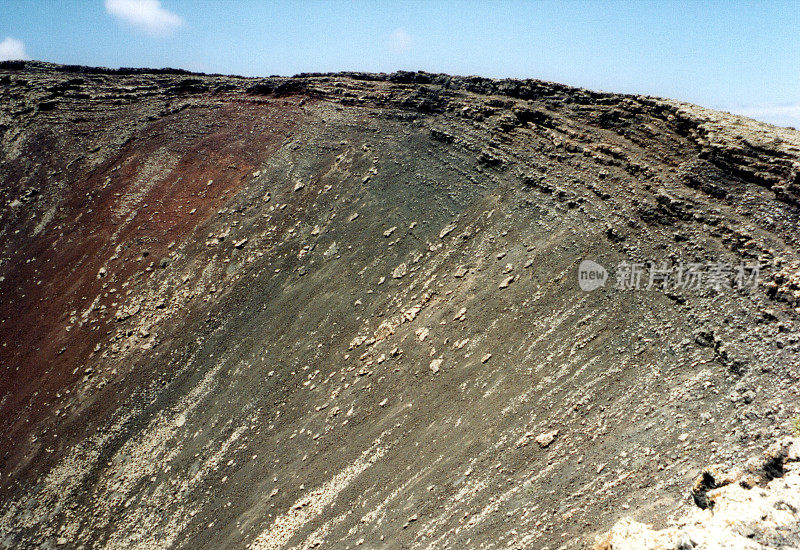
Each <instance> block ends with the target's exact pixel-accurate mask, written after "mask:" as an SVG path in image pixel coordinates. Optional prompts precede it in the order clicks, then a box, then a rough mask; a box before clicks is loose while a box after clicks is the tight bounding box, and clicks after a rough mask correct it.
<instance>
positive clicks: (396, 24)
mask: <svg viewBox="0 0 800 550" xmlns="http://www.w3.org/2000/svg"><path fill="white" fill-rule="evenodd" d="M9 57H25V58H29V59H40V60H45V61H54V62H58V63H79V64H84V65H103V66H110V67H118V66H149V67H166V66H169V67H181V68H186V69H192V70H197V71H204V72H220V73H232V74H242V75H270V74H283V75H290V74H296V73H298V72H310V71H339V70H358V71H383V72H389V71H394V70H398V69H409V70H414V69H418V70H426V71H432V72H447V73H451V74H479V75H483V76H490V77H514V78H541V79H545V80H553V81H558V82H564V83H567V84H572V85H575V86H583V87H586V88H592V89H599V90H607V91H614V92H626V93H645V94H651V95H658V96H664V97H672V98H676V99H681V100H685V101H691V102H694V103H698V104H700V105H705V106H708V107H714V108H718V109H723V110H729V111H734V112H739V113H742V114H746V115H748V116H753V117H754V118H759V119H761V120H766V121H768V122H772V123H776V124H780V125H793V126H796V127H798V128H800V2H797V1H794V2H780V1H772V2H767V1H763V2H743V1H740V2H733V1H730V2H715V1H705V2H701V1H697V2H692V1H682V2H677V1H674V2H673V1H668V0H663V1H660V2H657V1H645V0H640V1H629V2H622V1H605V2H601V1H600V0H594V1H588V0H587V1H577V0H576V1H561V2H556V1H545V0H540V1H528V2H506V3H500V2H467V1H460V2H457V1H452V0H439V1H431V2H404V3H400V2H381V1H377V0H376V1H372V2H337V1H330V2H299V1H296V2H293V1H285V0H284V1H281V0H276V1H258V2H257V1H254V0H253V1H247V0H242V1H238V2H235V1H233V0H209V1H205V0H59V1H43V0H3V5H2V9H0V59H1V58H9Z"/></svg>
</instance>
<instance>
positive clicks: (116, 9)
mask: <svg viewBox="0 0 800 550" xmlns="http://www.w3.org/2000/svg"><path fill="white" fill-rule="evenodd" d="M106 11H107V12H108V13H110V14H111V15H113V16H115V17H117V18H119V19H121V20H123V21H125V22H126V23H129V24H131V25H133V26H134V27H136V28H137V29H140V30H142V31H144V32H146V33H148V34H152V35H154V36H167V35H170V34H172V33H173V32H174V31H175V29H177V28H178V27H180V26H181V25H183V18H182V17H181V16H180V15H178V14H175V13H172V12H171V11H169V10H165V9H164V8H162V7H161V2H160V1H159V0H106Z"/></svg>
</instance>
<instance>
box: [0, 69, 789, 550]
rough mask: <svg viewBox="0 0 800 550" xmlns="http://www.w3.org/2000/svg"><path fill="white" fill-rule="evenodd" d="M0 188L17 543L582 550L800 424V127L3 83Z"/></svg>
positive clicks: (139, 73) (201, 90) (91, 83)
mask: <svg viewBox="0 0 800 550" xmlns="http://www.w3.org/2000/svg"><path fill="white" fill-rule="evenodd" d="M0 181H2V186H1V187H0V296H2V297H3V299H2V300H0V346H2V347H0V369H2V378H0V473H1V474H2V476H1V477H0V499H2V504H1V505H0V544H5V545H6V546H9V547H32V546H34V545H39V544H47V545H51V546H58V545H62V546H64V547H70V548H72V547H74V548H78V547H81V546H82V547H84V548H99V547H108V548H123V547H144V548H167V547H181V548H199V547H206V548H246V547H249V548H254V549H278V548H313V547H320V548H323V547H324V548H346V547H350V548H354V547H356V546H357V545H362V547H365V548H507V547H509V548H513V547H519V548H544V547H548V548H551V549H553V548H558V547H561V546H564V547H566V548H573V547H581V546H583V545H586V544H590V543H591V542H593V541H594V538H595V536H596V535H597V533H599V532H604V531H606V530H608V529H609V528H610V527H611V526H612V525H613V524H614V523H615V522H616V521H617V520H618V519H619V518H620V517H622V516H627V515H632V516H633V517H634V518H636V519H639V520H641V521H645V522H646V523H648V524H654V525H655V526H659V525H663V524H666V520H667V518H668V516H669V514H670V513H672V511H674V510H676V509H677V508H679V507H680V506H686V505H688V502H689V497H688V496H687V493H686V487H687V485H688V484H689V483H690V482H691V480H692V479H694V477H695V476H697V474H699V473H700V471H701V469H702V468H703V467H704V466H705V465H706V464H709V463H723V464H725V463H730V464H733V463H737V462H739V461H740V460H742V459H743V458H745V457H749V456H751V455H752V454H753V453H754V452H756V450H760V449H761V448H763V447H764V446H765V445H766V443H767V442H768V441H769V440H771V439H772V438H774V437H775V436H778V435H781V434H785V433H786V432H787V429H788V426H789V423H790V419H791V418H792V417H793V416H795V415H796V414H798V413H800V410H799V409H798V407H800V399H798V380H800V369H799V368H798V349H800V347H799V343H798V342H799V341H800V339H799V338H798V335H797V323H798V314H797V310H796V309H795V308H796V306H798V303H797V302H798V300H799V299H800V274H799V272H800V263H798V239H800V233H798V231H797V228H798V214H800V133H799V132H797V131H794V130H791V129H779V128H775V127H771V126H768V125H765V124H761V123H757V122H755V121H752V120H748V119H743V118H739V117H734V116H731V115H726V114H722V113H717V112H713V111H708V110H704V109H701V108H699V107H696V106H692V105H686V104H680V103H677V102H674V101H666V100H660V99H657V98H650V97H638V96H623V95H614V94H605V93H596V92H591V91H587V90H582V89H575V88H570V87H567V86H563V85H558V84H553V83H547V82H541V81H496V80H488V79H483V78H477V77H468V78H459V77H450V76H445V75H432V74H425V73H395V74H391V75H368V74H326V75H301V76H298V77H294V78H277V77H276V78H264V79H245V78H239V77H227V76H207V75H197V74H188V73H181V72H176V71H147V70H118V71H111V70H104V69H90V68H84V67H65V66H56V65H49V64H43V63H36V62H27V63H5V64H0ZM583 260H592V261H594V262H596V263H598V264H599V265H601V266H603V267H605V268H606V269H607V270H608V271H609V276H608V279H607V281H606V284H605V286H601V287H599V288H597V289H595V290H593V291H590V292H589V291H584V290H582V289H581V286H580V285H579V280H578V268H579V265H580V264H581V262H582V261H583ZM649 261H652V262H656V265H657V266H659V267H662V268H664V267H666V269H669V270H670V273H671V275H673V276H677V275H678V274H679V272H678V269H679V266H689V265H690V264H696V265H695V267H696V268H697V266H699V268H698V269H701V270H702V276H703V277H704V279H702V280H698V281H697V284H696V285H694V286H693V285H688V284H678V285H673V284H671V283H670V282H667V284H665V283H664V282H663V281H664V280H663V279H658V280H654V281H653V282H652V284H651V281H650V280H649V278H650V276H651V275H652V273H651V271H653V270H652V269H649V267H650V266H648V265H647V262H649ZM639 263H642V264H643V267H644V269H643V270H641V277H642V279H641V280H640V281H639V282H640V284H637V285H634V284H633V283H634V282H635V281H634V280H633V279H624V278H623V277H622V276H621V274H623V273H625V271H624V270H625V268H626V267H628V268H630V266H632V265H636V264H639ZM715 266H716V267H715ZM756 266H757V267H758V272H757V273H755V274H756V275H758V277H757V278H758V280H757V281H755V279H754V278H752V277H751V278H750V279H747V280H744V279H742V278H739V279H737V275H740V273H739V272H738V271H737V270H738V269H739V268H742V269H743V270H744V271H745V272H746V274H747V275H748V276H752V275H754V271H755V269H756ZM723 267H724V269H722V268H723ZM714 269H717V271H718V272H720V273H722V272H724V274H723V276H717V277H716V278H714V277H713V275H712V274H713V272H714ZM695 271H697V269H695ZM637 272H638V271H637ZM717 275H719V273H717ZM682 281H683V282H686V281H685V279H682ZM752 283H756V284H752ZM631 286H637V287H638V288H630V287H631ZM648 287H649V288H648Z"/></svg>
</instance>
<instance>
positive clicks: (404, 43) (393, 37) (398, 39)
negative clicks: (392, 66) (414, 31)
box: [389, 28, 412, 53]
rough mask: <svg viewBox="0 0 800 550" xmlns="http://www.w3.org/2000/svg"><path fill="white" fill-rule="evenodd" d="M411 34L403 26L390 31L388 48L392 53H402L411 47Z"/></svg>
mask: <svg viewBox="0 0 800 550" xmlns="http://www.w3.org/2000/svg"><path fill="white" fill-rule="evenodd" d="M411 42H412V38H411V35H410V34H408V33H407V32H406V30H405V29H403V28H398V29H395V30H393V31H392V34H390V35H389V50H391V51H392V52H394V53H403V52H407V51H408V50H410V49H411Z"/></svg>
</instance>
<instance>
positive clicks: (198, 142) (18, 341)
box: [0, 98, 302, 461]
mask: <svg viewBox="0 0 800 550" xmlns="http://www.w3.org/2000/svg"><path fill="white" fill-rule="evenodd" d="M299 103H300V100H299V99H293V98H286V99H280V100H274V101H268V100H237V101H229V102H226V103H222V104H219V105H217V104H215V105H202V104H201V105H196V106H192V107H191V108H188V109H183V110H180V111H179V112H177V113H174V114H169V115H166V116H164V117H162V118H159V119H158V120H155V121H153V122H149V123H147V124H144V125H143V126H142V127H141V128H137V129H136V131H134V132H132V133H131V135H130V137H129V138H128V139H127V140H126V141H125V143H124V145H123V146H122V147H121V148H120V149H119V150H115V151H113V154H112V155H110V156H109V157H108V158H107V159H105V160H103V161H102V162H101V163H100V164H99V165H97V166H93V167H83V166H81V165H80V163H78V167H77V168H62V170H64V171H65V172H66V173H64V174H63V175H61V176H59V177H62V178H64V179H65V180H67V181H69V182H70V187H69V189H68V190H67V191H66V192H65V193H63V196H60V197H57V198H56V199H55V200H56V206H55V208H56V209H57V214H56V217H55V221H54V222H52V223H53V225H55V224H57V226H58V227H57V228H56V229H51V230H49V231H44V232H41V233H38V234H37V235H34V236H32V237H18V238H16V239H14V241H15V243H14V248H13V250H12V252H11V254H10V256H9V259H8V262H7V264H6V267H5V280H3V281H2V283H0V294H1V295H2V296H3V300H2V301H1V302H0V320H2V333H3V344H2V345H3V347H2V363H1V364H2V369H3V375H2V378H0V394H2V395H7V396H9V397H8V398H7V399H6V400H4V401H3V403H2V405H0V433H1V434H2V439H0V456H2V457H3V459H4V460H9V459H11V460H12V461H13V460H14V458H15V457H14V456H13V451H14V450H15V449H17V448H19V446H18V445H17V443H18V442H19V441H21V440H25V438H26V437H27V435H28V431H29V428H30V426H32V425H35V424H38V423H39V422H40V421H41V420H42V419H43V418H45V417H47V416H48V415H49V414H50V413H51V409H52V406H51V403H52V401H53V396H54V395H55V394H56V393H58V392H60V391H63V390H65V389H67V388H70V387H71V386H72V385H73V384H74V383H75V381H76V380H78V379H80V378H81V377H83V376H84V368H83V366H84V365H85V364H86V362H87V360H88V358H89V357H90V355H91V354H92V353H93V350H94V348H95V346H96V345H98V344H100V343H102V342H104V340H106V339H107V338H108V336H109V334H111V328H113V327H112V326H113V324H114V323H115V318H114V313H115V311H116V308H115V307H114V306H113V304H114V303H115V302H116V301H117V299H118V295H116V294H111V293H109V292H108V289H109V284H108V279H106V278H105V277H101V276H100V275H99V272H100V270H101V268H103V266H108V269H109V272H111V271H112V270H113V282H112V284H111V286H112V287H113V288H116V289H117V290H120V289H124V288H125V287H126V286H127V283H128V281H130V280H131V278H132V277H135V276H141V275H144V276H145V277H146V276H147V274H148V272H152V270H153V269H157V268H158V263H159V259H160V258H162V257H164V256H165V255H166V254H167V247H168V246H169V245H170V243H180V242H182V241H183V240H184V239H185V238H186V237H187V236H189V235H190V234H192V232H193V231H194V230H195V228H197V227H198V226H201V225H202V224H203V223H204V222H205V220H206V219H207V218H208V217H209V216H210V215H212V214H214V213H215V212H216V211H217V210H218V209H219V208H220V207H221V205H222V204H224V203H225V201H226V200H227V199H228V198H229V197H230V196H231V194H233V193H235V192H236V190H237V189H238V187H239V186H240V185H242V183H243V182H244V181H246V180H247V178H248V177H250V176H251V173H252V171H253V167H254V166H255V165H256V164H257V163H259V162H260V161H261V160H263V159H264V158H265V157H269V156H270V155H271V154H272V152H273V151H274V150H275V149H276V148H277V147H278V146H279V145H280V144H281V143H282V142H283V141H284V140H285V139H286V136H287V135H289V134H290V133H291V131H292V128H293V127H294V126H295V125H296V124H297V122H298V120H299V119H300V118H301V117H302V110H301V107H300V105H299ZM125 122H126V121H125V119H119V120H111V121H104V122H103V123H104V124H116V125H120V126H122V125H124V123H125ZM51 132H53V130H52V129H51V128H48V129H45V130H43V131H42V133H41V134H39V135H36V134H34V135H33V136H31V137H30V138H29V140H30V141H29V143H28V144H26V145H27V146H28V147H30V148H31V149H33V150H34V151H40V152H41V153H40V154H41V155H42V156H43V157H44V159H46V162H49V163H50V165H51V166H53V167H61V164H60V159H59V155H58V152H59V148H60V147H65V143H66V147H69V148H72V149H82V150H85V151H89V150H92V149H94V148H99V147H101V146H102V145H103V144H102V143H96V142H93V141H92V140H84V139H81V136H77V135H70V134H69V133H63V134H60V135H58V136H57V137H54V136H52V135H50V134H51ZM159 151H163V152H165V153H166V154H164V155H161V156H162V157H165V158H169V159H174V160H173V161H172V162H171V163H170V165H166V166H158V165H156V166H152V165H147V164H146V163H147V162H148V161H151V159H152V158H154V157H155V158H159V155H158V153H159ZM43 164H44V163H43ZM151 164H152V162H151ZM4 168H5V170H6V171H7V173H8V174H9V177H13V175H14V174H19V173H20V172H21V168H19V167H17V166H14V165H13V163H11V164H10V165H9V166H5V167H4ZM49 170H50V168H49V166H47V165H43V166H42V167H41V168H40V170H39V172H40V173H46V172H47V171H49ZM209 182H213V183H211V184H209ZM117 249H119V252H118V253H117V255H118V256H119V257H118V258H116V259H115V260H114V261H113V265H109V259H110V258H111V257H112V256H114V255H115V250H117ZM142 251H145V252H144V253H145V254H146V256H144V257H143V256H142ZM96 297H98V298H99V300H97V301H95V298H96ZM102 306H106V308H107V309H106V310H105V315H102V316H100V317H96V318H93V319H92V322H91V323H87V324H82V323H74V322H71V319H70V318H71V317H72V316H73V315H74V316H77V318H79V319H80V317H81V314H82V313H83V312H84V311H86V310H87V309H88V308H90V307H92V308H94V309H99V308H101V307H102ZM73 312H74V313H73ZM16 458H19V457H16Z"/></svg>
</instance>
